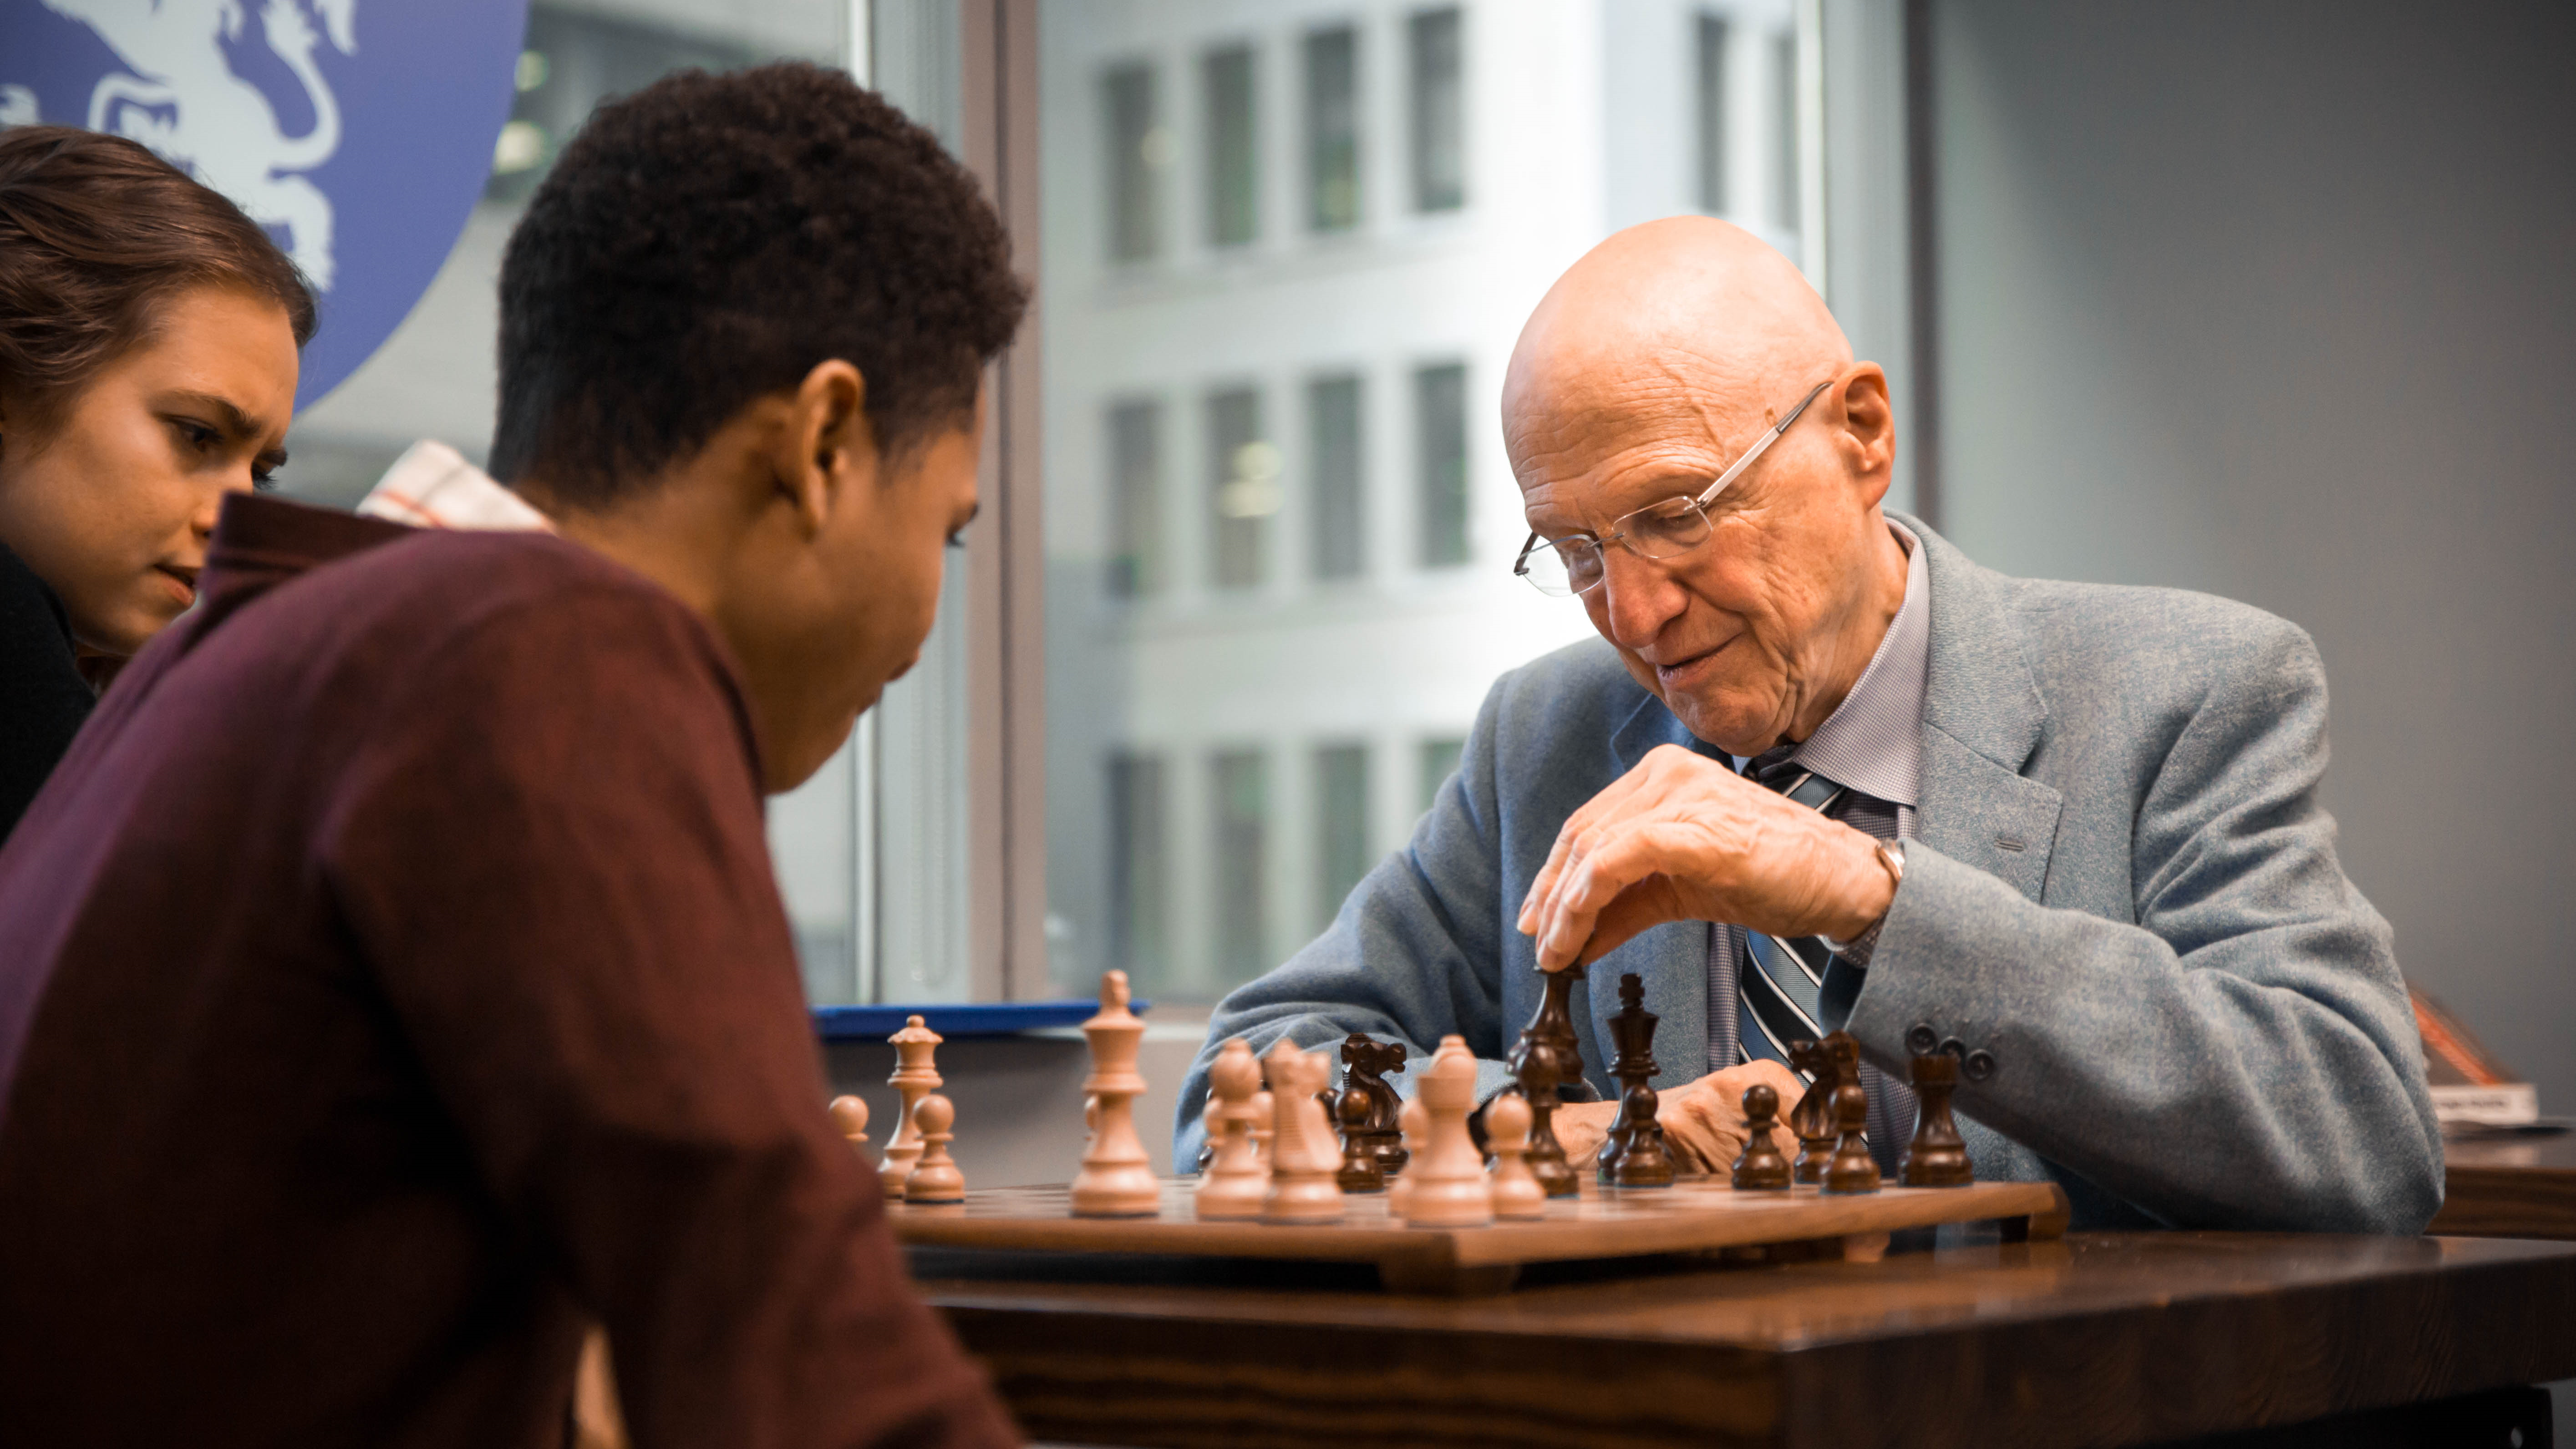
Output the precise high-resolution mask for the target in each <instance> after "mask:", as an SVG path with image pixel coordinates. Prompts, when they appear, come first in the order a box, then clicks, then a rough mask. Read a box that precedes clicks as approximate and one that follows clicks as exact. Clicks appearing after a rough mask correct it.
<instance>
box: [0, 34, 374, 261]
mask: <svg viewBox="0 0 2576 1449" xmlns="http://www.w3.org/2000/svg"><path fill="white" fill-rule="evenodd" d="M43 4H44V7H45V8H46V9H48V10H51V11H53V12H54V13H55V14H57V15H60V16H62V17H63V18H65V19H67V20H75V21H78V22H80V23H81V24H83V25H86V26H88V27H89V28H90V29H91V30H92V31H94V32H96V33H97V35H98V37H99V39H101V40H103V41H105V42H106V43H107V45H108V48H109V49H111V50H113V51H115V52H116V57H117V59H118V60H119V61H121V62H122V63H123V65H124V67H125V68H124V69H123V70H122V71H112V72H110V73H108V74H107V75H104V76H101V77H100V78H99V81H98V84H97V85H96V86H95V87H94V88H93V89H92V90H91V92H90V98H89V114H88V116H86V117H85V118H83V120H82V122H81V123H82V124H84V125H86V126H88V127H89V128H90V129H91V130H93V131H105V132H108V133H109V134H111V135H117V136H124V137H126V138H128V139H130V140H134V141H139V142H141V143H142V144H144V145H146V146H149V147H151V148H152V149H153V150H154V151H157V152H159V153H160V154H161V155H162V156H163V157H165V158H167V159H168V160H169V162H170V163H171V164H172V165H174V166H177V167H179V168H181V169H182V170H184V171H186V172H188V173H189V174H190V175H192V176H195V177H196V178H197V179H198V180H200V181H203V182H204V183H206V184H207V185H208V186H211V187H213V188H214V189H215V190H217V191H220V192H222V193H223V194H224V195H226V196H229V197H231V198H232V199H233V202H234V204H235V205H237V206H239V207H240V208H241V209H242V210H243V211H245V212H247V213H249V214H250V216H251V217H252V218H253V219H254V220H256V221H258V222H259V223H260V224H261V225H263V226H267V227H271V228H274V229H276V230H278V231H281V232H283V233H284V234H285V238H286V248H287V252H288V254H289V255H290V256H292V257H294V258H295V264H296V265H297V266H299V267H302V268H303V269H304V274H305V275H306V276H308V277H311V278H312V279H313V283H314V285H315V286H317V287H320V288H322V289H323V290H325V291H328V290H330V287H331V281H332V278H333V276H334V275H335V274H336V272H337V270H338V268H337V266H336V264H335V262H334V259H333V257H332V253H331V236H332V208H331V198H330V197H329V196H328V195H327V194H325V193H324V192H323V190H322V188H320V187H318V186H316V185H314V184H313V182H312V181H311V180H310V179H308V178H307V177H306V176H305V175H304V173H306V172H308V171H312V170H314V169H315V168H317V167H319V166H321V165H322V164H323V163H324V162H326V161H328V160H330V159H331V157H332V156H333V155H334V154H335V153H337V152H338V151H339V149H340V103H339V98H338V97H336V96H334V95H333V94H332V92H331V84H330V82H329V81H328V80H326V79H325V78H324V77H323V75H322V71H321V68H320V67H318V66H316V65H315V64H314V61H313V56H314V52H315V51H316V49H318V48H319V47H320V46H321V45H322V43H323V41H324V39H325V38H326V37H327V38H328V40H329V42H330V44H332V45H333V46H335V47H337V48H338V49H339V51H340V53H341V54H343V55H355V54H356V53H357V49H358V36H357V23H358V16H357V11H358V0H266V3H264V4H262V5H261V6H260V7H259V19H258V24H259V33H260V39H261V41H262V42H264V43H265V44H266V45H267V47H268V49H269V51H270V53H271V54H273V55H275V56H276V57H277V59H278V60H279V61H280V62H281V63H283V64H284V66H285V67H286V70H287V73H288V74H290V75H292V76H293V77H294V78H295V81H296V83H297V84H298V85H299V86H301V87H302V88H303V91H304V97H303V98H304V101H305V104H306V105H307V106H309V107H310V108H311V110H312V117H313V118H312V123H311V125H310V126H309V127H308V128H307V129H306V130H305V131H304V133H303V134H302V135H297V136H290V135H288V134H287V133H286V128H285V126H284V124H283V123H282V122H281V121H280V120H279V118H278V114H277V107H276V106H275V105H274V104H272V103H271V101H270V98H269V96H268V94H267V93H266V92H265V91H263V90H261V89H260V88H259V87H258V86H257V85H254V84H252V83H251V82H250V81H247V80H245V79H243V78H242V77H241V76H240V75H238V74H236V73H235V72H234V70H233V68H232V64H231V61H230V60H229V59H228V58H227V57H226V56H225V54H224V47H225V45H227V44H235V45H237V44H239V43H240V42H241V40H242V38H243V35H244V32H245V30H246V28H247V27H248V25H249V24H250V17H249V14H248V7H247V4H246V3H245V0H43ZM38 119H39V117H38V116H37V115H36V97H35V94H34V92H33V91H31V90H28V89H27V88H25V87H21V86H6V87H0V125H28V124H32V123H34V122H35V121H36V120H38ZM53 119H58V120H69V119H70V118H69V117H55V118H53Z"/></svg>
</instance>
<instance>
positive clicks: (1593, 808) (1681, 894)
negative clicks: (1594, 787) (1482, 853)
mask: <svg viewBox="0 0 2576 1449" xmlns="http://www.w3.org/2000/svg"><path fill="white" fill-rule="evenodd" d="M1895 898H1896V881H1895V878H1894V877H1893V876H1891V875H1890V874H1889V873H1888V871H1887V867H1886V865H1885V864H1884V863H1883V862H1882V861H1880V859H1879V857H1878V843H1877V842H1876V841H1874V840H1872V839H1870V837H1868V836H1867V835H1864V834H1862V833H1861V832H1860V831H1857V830H1854V829H1852V828H1851V827H1850V826H1848V825H1844V824H1842V823H1840V822H1838V821H1833V820H1828V819H1826V818H1825V817H1824V816H1822V815H1819V814H1817V813H1816V812H1815V811H1813V810H1810V809H1808V808H1807V807H1806V806H1804V805H1800V804H1798V803H1796V802H1795V801H1792V800H1787V799H1784V798H1782V797H1781V796H1779V795H1776V794H1773V793H1772V792H1771V791H1769V790H1765V789H1763V788H1762V787H1761V786H1759V785H1757V784H1754V783H1753V782H1752V781H1750V780H1746V779H1743V778H1742V777H1740V776H1738V775H1737V774H1736V773H1735V772H1734V771H1732V770H1730V769H1728V768H1726V767H1725V766H1724V765H1722V764H1719V763H1718V762H1716V761H1715V760H1711V759H1708V758H1706V757H1705V756H1701V755H1695V754H1692V753H1691V752H1690V751H1688V750H1685V749H1682V748H1681V747H1679V746H1677V745H1659V746H1657V747H1656V748H1655V749H1654V750H1653V751H1652V752H1651V753H1649V754H1648V755H1647V756H1646V758H1645V759H1643V760H1641V761H1639V762H1638V764H1637V767H1636V768H1635V769H1633V770H1630V771H1629V772H1628V773H1627V774H1625V775H1623V776H1621V777H1620V778H1619V779H1618V780H1617V781H1616V782H1614V783H1613V784H1612V785H1611V786H1610V787H1609V788H1608V789H1606V790H1603V791H1602V792H1601V793H1600V794H1598V795H1595V796H1593V797H1592V799H1591V800H1590V801H1589V802H1587V803H1586V804H1585V805H1584V807H1583V808H1582V809H1580V810H1577V811H1575V812H1574V814H1573V816H1572V817H1571V818H1570V819H1568V820H1567V821H1566V822H1565V828H1564V829H1562V830H1560V831H1558V832H1557V836H1556V847H1555V849H1553V850H1551V851H1550V852H1549V853H1548V857H1547V864H1546V865H1545V866H1543V867H1541V868H1540V870H1539V873H1538V879H1537V880H1535V881H1533V882H1531V884H1530V891H1529V896H1528V898H1527V899H1525V900H1524V901H1522V902H1521V914H1520V929H1521V932H1522V934H1524V935H1528V936H1535V937H1537V938H1538V964H1539V966H1540V968H1541V969H1542V970H1547V971H1558V970H1562V969H1564V968H1565V967H1566V966H1567V965H1568V964H1569V963H1571V962H1574V961H1578V960H1579V961H1585V962H1590V961H1593V960H1596V959H1598V958H1599V957H1601V956H1602V955H1604V954H1605V953H1607V952H1609V951H1610V950H1612V949H1613V948H1615V947H1617V946H1618V945H1620V944H1621V943H1622V942H1624V941H1626V940H1627V939H1628V938H1630V937H1631V936H1634V935H1636V934H1637V933H1638V932H1640V931H1643V930H1646V929H1647V928H1648V927H1651V926H1659V925H1662V924H1663V923H1664V922H1666V921H1733V922H1736V923H1737V924H1740V925H1744V926H1749V927H1751V928H1753V929H1754V930H1757V931H1761V932H1763V933H1765V934H1767V935H1775V936H1815V935H1825V936H1834V937H1837V938H1840V939H1844V940H1848V939H1850V938H1851V937H1854V936H1857V935H1859V934H1860V933H1861V932H1863V931H1865V930H1867V929H1869V925H1870V923H1871V922H1872V921H1875V920H1877V919H1878V918H1879V917H1881V916H1883V915H1885V914H1887V907H1888V903H1889V902H1890V901H1893V900H1894V899H1895Z"/></svg>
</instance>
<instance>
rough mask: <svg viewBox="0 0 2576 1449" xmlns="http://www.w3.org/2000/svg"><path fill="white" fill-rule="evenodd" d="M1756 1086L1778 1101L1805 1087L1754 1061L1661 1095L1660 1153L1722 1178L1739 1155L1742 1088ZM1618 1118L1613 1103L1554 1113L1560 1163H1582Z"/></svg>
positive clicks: (1783, 1071) (1784, 1071) (1773, 1065)
mask: <svg viewBox="0 0 2576 1449" xmlns="http://www.w3.org/2000/svg"><path fill="white" fill-rule="evenodd" d="M1756 1082H1760V1083H1763V1084H1765V1085H1767V1086H1769V1087H1770V1088H1771V1090H1772V1091H1774V1092H1777V1093H1778V1094H1779V1096H1780V1100H1781V1101H1783V1102H1795V1101H1797V1100H1798V1099H1799V1098H1800V1097H1802V1096H1804V1095H1805V1094H1806V1091H1807V1084H1806V1083H1804V1082H1802V1081H1799V1080H1798V1078H1797V1074H1795V1073H1793V1072H1791V1071H1790V1070H1789V1069H1788V1068H1787V1067H1784V1066H1782V1065H1780V1064H1779V1063H1778V1062H1774V1061H1759V1062H1752V1063H1748V1064H1747V1065H1744V1066H1740V1067H1729V1068H1727V1069H1726V1070H1725V1071H1722V1072H1711V1073H1709V1074H1708V1075H1707V1076H1705V1077H1702V1078H1700V1079H1699V1080H1698V1081H1696V1082H1691V1083H1689V1084H1687V1085H1684V1086H1679V1087H1674V1088H1671V1089H1670V1090H1668V1091H1665V1092H1663V1093H1661V1094H1660V1095H1661V1097H1662V1099H1663V1100H1662V1101H1661V1102H1659V1103H1658V1104H1657V1106H1656V1111H1655V1120H1656V1121H1658V1122H1661V1123H1662V1124H1663V1125H1664V1145H1665V1150H1667V1151H1669V1152H1670V1153H1672V1155H1673V1165H1674V1166H1675V1167H1679V1168H1682V1169H1684V1170H1687V1171H1694V1172H1714V1173H1719V1174H1723V1173H1725V1172H1727V1171H1728V1170H1729V1169H1730V1168H1732V1167H1733V1165H1734V1163H1735V1159H1736V1158H1737V1157H1738V1156H1740V1155H1742V1153H1743V1151H1744V1089H1745V1088H1747V1087H1750V1086H1752V1085H1753V1084H1754V1083H1756ZM1618 1115H1619V1104H1618V1103H1616V1102H1568V1103H1566V1104H1565V1105H1564V1106H1562V1107H1559V1108H1557V1109H1556V1136H1557V1140H1558V1141H1560V1142H1563V1143H1564V1144H1565V1160H1566V1161H1568V1162H1574V1163H1588V1162H1590V1161H1591V1160H1592V1157H1593V1154H1595V1153H1597V1152H1599V1151H1600V1150H1601V1143H1602V1140H1603V1139H1604V1138H1605V1137H1607V1136H1608V1135H1609V1132H1610V1123H1611V1122H1612V1120H1614V1119H1615V1118H1617V1117H1618Z"/></svg>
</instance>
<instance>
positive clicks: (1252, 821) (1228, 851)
mask: <svg viewBox="0 0 2576 1449" xmlns="http://www.w3.org/2000/svg"><path fill="white" fill-rule="evenodd" d="M1212 764H1213V766H1214V768H1213V770H1212V772H1211V773H1212V775H1213V780H1212V782H1211V783H1212V784H1213V785H1214V786H1215V791H1214V793H1215V803H1216V839H1215V841H1214V842H1213V843H1214V845H1215V847H1216V880H1215V887H1216V963H1217V969H1218V971H1219V972H1220V973H1222V975H1223V977H1224V979H1226V980H1228V981H1249V980H1251V979H1252V978H1253V977H1255V976H1258V975H1260V974H1261V973H1262V972H1264V971H1266V970H1268V969H1270V967H1271V965H1272V964H1273V963H1272V962H1271V960H1270V946H1269V931H1270V923H1269V910H1268V902H1267V896H1268V887H1269V881H1270V872H1269V869H1268V858H1267V853H1266V851H1265V849H1264V837H1265V836H1266V835H1267V833H1268V829H1269V824H1270V761H1269V759H1268V758H1267V757H1265V756H1264V755H1263V754H1262V753H1261V752H1260V751H1258V750H1226V751H1221V752H1219V753H1218V754H1217V756H1216V757H1215V759H1214V761H1213V762H1212Z"/></svg>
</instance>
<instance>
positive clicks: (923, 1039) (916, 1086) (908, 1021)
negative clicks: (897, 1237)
mask: <svg viewBox="0 0 2576 1449" xmlns="http://www.w3.org/2000/svg"><path fill="white" fill-rule="evenodd" d="M886 1040H887V1041H888V1042H889V1043H891V1044H892V1045H893V1047H894V1053H895V1068H894V1075H893V1076H890V1077H888V1078H886V1085H887V1086H889V1087H892V1088H894V1089H895V1090H896V1091H897V1092H900V1093H902V1094H903V1105H902V1106H901V1107H900V1108H898V1109H896V1112H895V1122H894V1135H893V1136H892V1137H889V1138H887V1139H886V1150H885V1164H884V1166H883V1167H881V1168H880V1169H879V1170H878V1172H877V1180H878V1181H879V1182H881V1183H883V1184H884V1185H885V1195H886V1196H887V1197H892V1198H899V1197H902V1196H903V1183H904V1179H905V1178H906V1177H909V1176H910V1175H911V1174H912V1165H913V1164H914V1163H915V1162H918V1161H920V1160H921V1134H920V1133H919V1131H917V1130H916V1129H915V1128H914V1127H913V1125H912V1109H913V1108H914V1107H915V1106H916V1105H918V1104H919V1103H920V1101H921V1099H922V1098H923V1097H924V1096H925V1095H927V1094H929V1093H931V1092H936V1091H938V1090H939V1089H940V1088H941V1087H942V1086H944V1085H946V1083H944V1082H942V1081H941V1080H940V1079H939V1069H938V1068H937V1067H935V1066H933V1065H931V1060H930V1059H931V1056H932V1055H933V1054H934V1053H936V1052H937V1051H938V1050H939V1043H940V1042H941V1041H942V1040H944V1038H942V1037H941V1036H940V1035H939V1033H937V1032H935V1031H932V1030H931V1029H930V1028H929V1027H926V1026H924V1025H922V1024H921V1018H920V1017H917V1016H913V1017H906V1018H905V1019H904V1023H903V1030H901V1031H899V1032H896V1033H895V1034H894V1035H892V1036H890V1037H887V1038H886Z"/></svg>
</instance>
